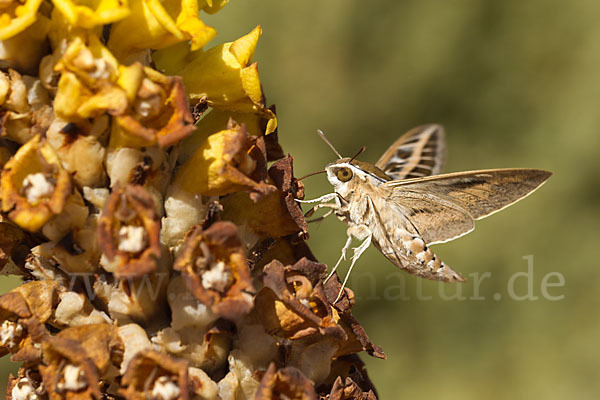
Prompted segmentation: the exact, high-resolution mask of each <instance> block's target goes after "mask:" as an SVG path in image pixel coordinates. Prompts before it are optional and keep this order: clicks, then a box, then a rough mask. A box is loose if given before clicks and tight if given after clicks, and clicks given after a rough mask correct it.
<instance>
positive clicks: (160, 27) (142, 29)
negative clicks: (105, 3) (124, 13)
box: [108, 0, 216, 60]
mask: <svg viewBox="0 0 600 400" xmlns="http://www.w3.org/2000/svg"><path fill="white" fill-rule="evenodd" d="M130 9H131V15H130V16H129V17H127V18H125V19H123V20H121V21H119V22H118V23H116V24H115V25H113V27H112V30H111V34H110V38H109V41H108V47H109V48H110V49H111V50H112V51H113V52H114V53H115V55H117V58H119V59H121V60H123V59H125V58H126V57H128V56H130V55H131V53H135V52H139V51H142V50H144V49H148V48H150V49H162V48H165V47H168V46H172V45H174V44H177V43H180V42H183V41H186V40H190V41H191V42H192V48H193V49H194V50H195V49H199V48H201V47H203V46H204V45H205V44H206V43H208V41H210V40H211V39H212V38H214V37H215V35H216V31H215V30H214V28H212V27H209V26H207V25H205V24H204V23H203V22H202V20H200V18H198V3H197V0H165V1H163V2H161V1H159V0H132V1H131V3H130Z"/></svg>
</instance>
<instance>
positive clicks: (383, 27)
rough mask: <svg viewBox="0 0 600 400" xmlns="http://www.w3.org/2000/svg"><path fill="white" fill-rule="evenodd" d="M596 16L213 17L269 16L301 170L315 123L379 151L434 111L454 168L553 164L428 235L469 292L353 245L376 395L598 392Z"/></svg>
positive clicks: (328, 244)
mask: <svg viewBox="0 0 600 400" xmlns="http://www.w3.org/2000/svg"><path fill="white" fill-rule="evenodd" d="M598 12H600V3H598V2H597V1H591V0H588V1H586V0H577V1H569V2H565V1H558V0H529V1H520V0H503V1H490V0H410V1H407V0H397V1H391V0H388V1H381V0H371V1H356V0H328V1H296V2H292V1H281V0H279V1H277V0H253V1H248V0H246V1H244V0H232V1H231V4H229V5H227V6H226V7H225V8H224V9H223V10H222V11H221V12H219V13H218V14H216V15H215V16H210V17H207V18H206V21H207V22H208V23H209V24H211V25H213V26H215V27H216V28H217V30H218V31H219V35H218V37H217V39H216V40H215V41H214V43H221V42H225V41H231V40H234V39H236V38H237V37H239V36H241V35H243V34H245V33H247V32H248V31H250V30H251V29H252V28H253V27H254V26H255V25H257V24H260V25H262V27H263V30H264V32H263V36H262V38H261V39H260V41H259V46H258V50H257V53H256V55H255V60H256V61H258V62H259V71H260V75H261V81H262V83H263V87H264V90H265V92H266V94H267V97H268V101H269V103H275V104H276V105H277V111H278V117H279V125H280V128H279V135H280V141H281V142H282V144H283V147H284V149H285V150H286V151H287V152H289V153H291V154H292V155H293V156H294V157H295V169H296V175H297V176H301V175H304V174H306V173H309V172H313V171H316V170H318V169H320V168H322V167H323V166H324V165H325V164H326V163H328V162H330V161H332V160H333V159H334V158H335V156H334V155H333V154H332V152H331V151H330V150H329V149H328V148H327V147H326V145H325V144H324V143H323V142H322V141H321V140H320V139H319V138H318V137H317V135H316V134H315V131H316V129H317V128H320V129H322V130H324V131H325V132H326V133H327V135H328V136H329V138H330V140H331V141H332V142H333V143H334V144H335V145H336V146H337V148H338V150H339V151H340V152H341V153H342V154H344V155H352V154H354V153H355V152H356V151H357V150H358V149H359V148H360V146H362V145H366V146H367V147H368V148H367V151H366V152H365V153H363V154H362V155H361V159H362V160H365V161H371V162H374V161H376V160H377V159H378V158H379V156H380V155H381V154H382V153H383V151H384V150H385V149H386V148H387V146H389V145H390V144H391V143H392V142H393V141H394V140H395V139H396V138H397V137H398V136H399V135H400V134H402V133H403V132H404V131H406V130H408V129H409V128H411V127H413V126H416V125H419V124H423V123H427V122H437V123H440V124H443V125H444V126H445V127H446V132H447V139H448V147H449V153H448V160H447V164H446V168H445V170H446V171H448V172H452V171H461V170H470V169H482V168H500V167H535V168H542V169H547V170H550V171H552V172H554V176H553V177H552V178H551V179H550V181H549V182H548V183H547V184H546V185H545V186H544V187H542V188H541V189H540V190H539V191H538V192H537V193H535V194H534V195H533V196H531V197H529V198H527V199H526V200H524V201H523V202H521V203H519V204H517V205H515V206H513V207H511V208H510V209H508V210H505V211H502V212H501V213H500V214H498V215H494V216H493V217H491V218H489V219H486V220H484V221H480V222H479V223H478V224H477V229H476V230H475V232H474V233H472V234H470V235H468V236H465V237H463V238H461V239H459V240H457V241H455V242H451V243H448V244H444V245H439V246H436V247H435V251H436V252H437V253H438V254H439V255H440V256H441V257H442V259H443V260H445V262H446V263H447V264H449V265H450V266H452V267H453V268H454V269H455V270H457V271H458V272H460V273H462V274H463V275H465V276H466V277H468V278H470V281H469V282H468V283H466V284H463V285H462V289H460V290H462V296H464V297H466V298H467V299H465V300H461V299H456V298H454V299H448V297H451V296H452V295H456V294H457V290H459V289H458V286H448V285H446V286H443V287H441V288H440V285H439V284H438V283H436V282H429V281H423V280H417V279H415V278H412V277H409V276H408V275H406V274H403V273H401V272H400V271H398V270H397V269H396V268H395V267H394V266H393V265H392V264H391V263H390V262H388V261H387V260H385V258H384V257H383V256H382V255H381V254H379V252H378V251H377V250H376V249H374V248H371V249H370V250H368V251H367V252H366V254H365V255H363V257H362V258H361V259H360V261H359V262H358V264H357V267H356V268H355V271H354V273H353V277H351V279H350V287H351V288H352V289H354V291H355V294H356V298H357V304H356V306H355V315H356V316H357V318H358V319H359V321H361V323H362V324H363V326H364V327H365V329H366V330H367V333H368V334H369V335H370V337H371V339H372V340H373V341H374V342H375V343H377V344H379V345H380V346H382V347H383V349H384V351H385V352H386V354H387V356H388V359H387V360H385V361H384V360H378V359H373V358H370V357H368V356H367V355H366V354H365V355H364V356H363V359H364V360H365V362H366V364H367V366H368V370H369V373H370V376H371V378H372V380H373V381H374V383H375V385H376V387H377V389H378V391H379V394H380V397H381V398H382V399H386V400H387V399H400V398H409V397H410V398H415V399H430V398H440V399H481V398H482V397H485V398H488V399H506V398H515V399H524V398H527V399H529V398H546V399H562V398H577V399H587V398H590V399H591V398H598V396H599V395H600V377H599V368H598V366H599V364H600V362H599V359H600V346H599V345H598V339H599V338H600V320H599V318H598V312H599V311H598V310H599V309H600V300H599V296H600V293H599V291H598V289H599V288H600V274H599V272H598V263H597V261H596V260H595V257H593V255H595V254H594V253H595V251H594V250H595V249H596V248H597V246H598V243H599V242H600V240H599V239H600V235H599V233H600V227H599V222H600V212H599V211H600V209H599V207H598V205H597V204H598V194H600V189H599V188H600V173H599V172H598V167H599V163H598V160H599V156H600V154H599V149H600V136H599V135H598V132H599V131H600V112H599V111H600V24H598V17H597V15H598ZM305 183H306V186H307V198H314V197H317V196H319V195H321V194H324V193H327V192H328V191H331V188H330V186H329V185H328V184H327V182H326V179H325V178H324V177H323V176H320V177H314V178H310V179H309V180H307V181H305ZM310 234H311V239H310V244H311V247H312V249H313V252H314V253H315V255H316V256H317V257H318V258H319V260H320V261H322V262H325V263H327V264H333V263H335V261H336V260H337V257H338V255H339V252H340V249H341V247H342V245H343V243H344V240H345V226H344V225H343V224H342V223H341V222H339V221H337V220H336V219H335V217H331V218H330V219H329V220H327V221H324V222H322V223H320V224H313V225H311V227H310ZM529 255H533V275H532V279H531V284H532V287H533V292H532V294H533V296H537V297H538V299H537V300H521V301H519V300H515V299H511V298H510V296H509V291H508V285H509V281H510V279H511V276H513V275H514V274H515V273H518V272H524V271H527V268H528V262H527V260H526V259H523V257H524V256H529ZM343 272H345V271H344V270H342V273H343ZM485 272H489V273H490V274H491V277H489V278H485V279H484V280H482V282H481V284H480V285H479V286H480V287H479V297H483V298H484V299H485V300H473V299H469V298H471V297H475V296H476V295H477V294H476V293H474V282H473V275H469V274H473V273H479V274H480V276H481V275H482V274H483V273H485ZM552 272H559V273H560V274H562V276H563V277H564V281H565V284H564V286H563V287H550V288H549V289H548V292H549V294H550V295H551V296H564V298H563V299H561V300H556V301H552V300H548V299H546V298H545V297H544V296H543V293H542V291H541V285H542V281H543V279H544V276H545V275H546V274H548V273H552ZM5 282H7V281H5ZM515 282H516V283H515V292H516V293H517V294H518V295H523V294H525V293H526V292H527V291H528V289H529V288H528V282H527V279H526V278H525V277H522V276H521V277H519V278H517V279H516V280H515ZM550 282H557V278H556V276H553V277H552V278H550ZM9 283H10V282H9ZM6 285H8V283H7V284H6ZM398 286H403V287H404V292H405V293H404V297H403V298H399V297H400V289H398ZM8 287H9V286H5V287H4V288H3V292H4V291H6V290H8V289H7V288H8ZM440 290H444V292H442V294H440ZM419 294H421V296H419ZM494 295H496V296H494ZM425 296H429V297H431V299H429V300H424V299H423V298H424V297H425ZM498 296H500V299H498ZM418 297H421V298H422V299H419V298H418ZM3 361H4V363H3V364H2V369H1V370H0V376H1V378H2V379H3V380H4V381H5V377H6V375H7V372H6V371H7V368H8V367H7V365H8V364H7V363H6V360H3ZM13 370H14V368H13Z"/></svg>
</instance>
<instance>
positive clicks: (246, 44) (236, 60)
mask: <svg viewBox="0 0 600 400" xmlns="http://www.w3.org/2000/svg"><path fill="white" fill-rule="evenodd" d="M259 36H260V27H257V28H255V29H254V30H253V31H252V32H250V33H249V34H248V35H246V36H244V37H242V38H240V39H238V40H237V41H235V42H233V43H225V44H222V45H220V46H216V47H213V48H211V49H209V50H208V51H206V52H196V53H192V54H191V55H190V57H189V63H188V64H187V65H186V66H185V67H184V68H183V69H182V70H181V71H179V72H177V75H181V76H182V78H183V81H184V83H185V86H186V89H187V91H188V96H189V97H190V99H191V100H192V103H194V102H198V101H199V100H200V99H202V98H204V97H206V99H207V102H208V104H209V105H210V106H212V107H215V108H222V109H226V110H231V111H241V112H260V111H261V110H263V109H264V96H263V93H262V89H261V85H260V79H259V77H258V69H257V66H256V64H251V65H249V66H248V65H247V62H248V61H249V60H250V59H251V58H252V55H253V54H254V50H255V49H256V42H257V41H258V37H259ZM232 47H234V49H235V50H234V51H232V50H231V48H232ZM240 61H242V62H240Z"/></svg>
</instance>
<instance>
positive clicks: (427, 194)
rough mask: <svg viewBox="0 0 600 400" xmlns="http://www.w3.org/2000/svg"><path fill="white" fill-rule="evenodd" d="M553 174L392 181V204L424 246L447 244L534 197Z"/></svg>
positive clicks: (502, 172)
mask: <svg viewBox="0 0 600 400" xmlns="http://www.w3.org/2000/svg"><path fill="white" fill-rule="evenodd" d="M551 175H552V174H551V173H550V172H548V171H542V170H537V169H494V170H481V171H468V172H458V173H453V174H444V175H438V176H430V177H425V178H415V179H407V180H403V181H390V182H386V183H385V185H386V186H387V187H388V188H390V189H391V191H390V199H389V200H390V201H391V202H392V203H393V204H395V205H397V206H398V207H400V209H401V211H402V213H403V215H404V216H405V217H406V218H407V219H408V220H409V221H410V224H411V225H412V226H413V227H414V228H415V229H416V230H417V232H419V234H420V236H421V237H422V238H423V240H425V242H426V243H429V244H434V243H441V242H446V241H449V240H452V239H455V238H457V237H459V236H462V235H464V234H466V233H468V232H470V231H471V230H473V220H478V219H482V218H485V217H487V216H488V215H491V214H493V213H495V212H497V211H500V210H502V209H504V208H506V207H508V206H510V205H511V204H514V203H515V202H517V201H519V200H521V199H522V198H524V197H526V196H528V195H529V194H531V193H532V192H533V191H535V190H536V189H537V188H538V187H540V185H542V184H543V183H544V182H545V181H546V180H547V179H548V178H549V177H550V176H551Z"/></svg>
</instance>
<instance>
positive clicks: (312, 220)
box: [306, 209, 335, 224]
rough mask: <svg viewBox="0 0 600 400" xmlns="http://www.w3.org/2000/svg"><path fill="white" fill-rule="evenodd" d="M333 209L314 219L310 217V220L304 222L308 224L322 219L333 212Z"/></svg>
mask: <svg viewBox="0 0 600 400" xmlns="http://www.w3.org/2000/svg"><path fill="white" fill-rule="evenodd" d="M334 211H335V210H334V209H331V210H329V211H327V212H326V213H325V214H323V215H321V216H320V217H318V218H315V219H311V220H309V221H306V222H307V223H309V224H310V223H313V222H319V221H323V220H324V219H325V218H327V217H329V216H330V215H331V214H333V212H334Z"/></svg>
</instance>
